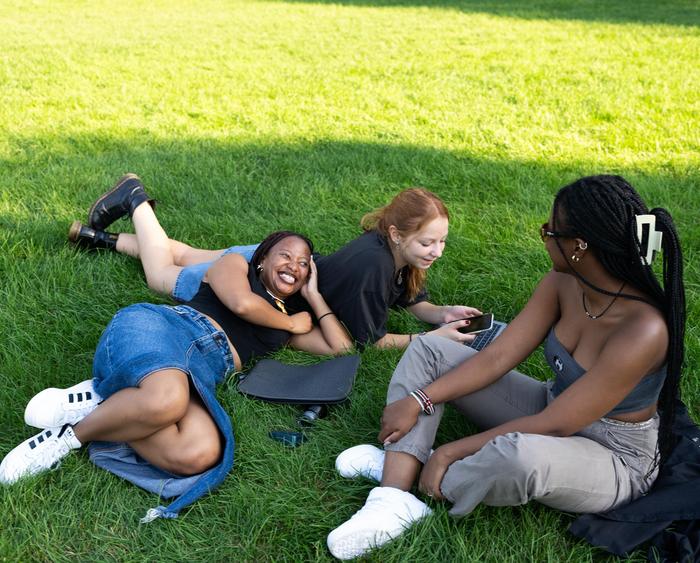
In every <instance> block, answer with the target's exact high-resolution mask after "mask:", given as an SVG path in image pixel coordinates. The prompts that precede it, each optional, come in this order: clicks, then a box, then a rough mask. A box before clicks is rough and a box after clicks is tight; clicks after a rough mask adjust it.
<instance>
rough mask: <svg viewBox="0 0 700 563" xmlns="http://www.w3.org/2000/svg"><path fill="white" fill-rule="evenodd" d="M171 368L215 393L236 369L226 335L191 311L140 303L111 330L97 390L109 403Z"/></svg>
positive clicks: (98, 361) (95, 373)
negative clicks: (200, 381)
mask: <svg viewBox="0 0 700 563" xmlns="http://www.w3.org/2000/svg"><path fill="white" fill-rule="evenodd" d="M169 368H173V369H179V370H180V371H183V372H185V373H187V374H188V375H190V376H191V377H194V376H195V375H196V376H197V377H198V378H199V379H203V380H204V381H206V382H207V384H211V385H212V386H213V387H215V386H216V384H217V383H219V382H221V381H222V380H223V378H224V376H225V375H226V373H227V372H228V371H229V370H232V369H234V363H233V355H232V354H231V350H230V349H229V346H228V343H227V341H226V335H225V334H224V333H223V332H221V331H220V330H217V329H216V327H214V325H213V324H212V323H211V322H210V321H209V319H207V317H206V316H204V315H203V314H201V313H199V312H198V311H195V310H194V309H192V308H191V307H187V306H184V305H179V306H175V307H170V306H167V305H152V304H150V303H139V304H137V305H131V306H129V307H126V308H125V309H121V310H120V311H119V312H117V314H116V315H114V317H113V318H112V320H111V322H110V323H109V325H107V328H106V329H105V331H104V333H103V334H102V337H101V338H100V341H99V343H98V344H97V350H96V351H95V356H94V359H93V365H92V377H93V385H94V387H95V391H97V392H98V393H99V394H100V395H101V396H102V397H104V398H107V397H109V396H110V395H112V394H113V393H116V392H117V391H119V390H121V389H124V388H125V387H138V385H139V384H140V383H141V381H142V380H143V379H144V378H145V377H146V376H148V375H150V374H152V373H154V372H156V371H159V370H163V369H169Z"/></svg>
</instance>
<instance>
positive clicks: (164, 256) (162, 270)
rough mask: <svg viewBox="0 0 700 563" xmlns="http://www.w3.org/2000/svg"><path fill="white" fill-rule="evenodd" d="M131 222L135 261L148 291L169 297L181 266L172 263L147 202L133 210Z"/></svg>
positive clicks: (167, 248) (171, 257)
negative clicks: (135, 244) (143, 275)
mask: <svg viewBox="0 0 700 563" xmlns="http://www.w3.org/2000/svg"><path fill="white" fill-rule="evenodd" d="M131 221H132V223H133V224H134V230H135V231H136V240H137V242H138V252H139V257H140V259H141V265H142V266H143V271H144V273H145V274H146V281H147V282H148V287H150V288H151V289H152V290H154V291H156V292H158V293H164V294H166V295H170V294H171V293H172V291H173V289H174V287H175V281H176V280H177V276H178V275H179V274H180V272H181V271H182V266H178V265H177V264H176V263H175V256H174V255H173V251H172V248H171V245H170V239H169V238H168V235H166V234H165V231H164V230H163V227H161V226H160V223H159V222H158V219H157V218H156V215H155V213H154V212H153V208H152V207H151V206H150V204H148V202H144V203H142V204H141V205H139V206H138V207H137V208H136V209H135V210H134V212H133V214H132V216H131Z"/></svg>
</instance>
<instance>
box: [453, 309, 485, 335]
mask: <svg viewBox="0 0 700 563" xmlns="http://www.w3.org/2000/svg"><path fill="white" fill-rule="evenodd" d="M462 320H468V321H469V324H468V325H467V326H463V327H460V328H458V329H457V330H458V331H459V332H461V333H462V334H474V333H475V332H484V331H485V330H491V328H493V313H486V314H485V315H477V316H476V317H469V318H468V319H462Z"/></svg>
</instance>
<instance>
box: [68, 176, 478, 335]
mask: <svg viewBox="0 0 700 563" xmlns="http://www.w3.org/2000/svg"><path fill="white" fill-rule="evenodd" d="M88 222H89V225H90V226H89V227H88V226H83V225H81V224H80V223H79V222H77V221H76V222H75V223H73V225H72V226H71V230H70V233H69V239H70V240H71V241H73V242H76V243H78V244H80V245H82V246H86V247H88V248H109V249H112V250H116V251H117V252H120V253H123V254H128V255H130V256H133V257H138V256H139V243H138V241H137V239H136V237H135V236H134V235H132V234H129V233H119V234H112V233H107V232H105V229H106V228H107V227H108V226H109V223H105V222H104V221H102V219H101V217H100V214H99V204H98V202H96V205H93V208H92V209H91V210H90V214H89V218H88ZM448 222H449V213H448V211H447V208H446V207H445V204H444V203H443V201H442V200H441V199H440V198H439V197H438V196H437V195H435V194H434V193H432V192H430V191H428V190H426V189H424V188H409V189H406V190H403V191H401V192H400V193H398V194H397V195H396V196H395V197H394V198H393V199H392V200H391V202H389V204H387V205H385V206H384V207H381V208H379V209H376V210H375V211H373V212H370V213H368V214H366V215H365V216H364V217H363V218H362V220H361V222H360V224H361V226H362V229H363V231H364V233H363V234H361V235H360V236H359V237H357V238H356V239H354V240H352V241H350V242H349V243H347V244H346V245H345V246H343V247H342V248H340V249H339V250H337V251H336V252H334V253H333V254H330V255H328V256H318V257H315V261H316V265H317V268H318V287H319V291H320V292H321V294H322V295H323V296H324V298H325V299H326V301H327V303H328V305H329V306H330V308H331V310H332V311H333V312H334V313H335V315H336V316H337V317H338V319H339V320H340V321H341V322H342V323H343V324H344V325H345V327H346V328H347V329H348V331H349V332H350V334H351V335H352V337H353V339H354V340H355V341H356V342H357V343H358V344H359V345H360V346H364V345H368V344H374V345H376V346H378V347H391V348H405V347H406V346H407V345H408V344H409V342H411V341H412V340H413V338H414V337H415V336H416V335H413V334H392V333H388V332H387V327H386V324H387V319H388V316H389V309H390V308H392V307H404V308H406V309H408V310H409V311H410V312H411V313H412V314H413V315H414V316H416V317H417V318H418V319H420V320H422V321H425V322H427V323H430V324H434V325H444V326H441V327H440V328H437V329H435V330H434V331H432V333H434V334H438V335H441V336H444V337H447V338H450V339H451V340H454V341H458V342H465V341H469V340H470V339H471V338H473V337H472V336H467V335H464V334H462V333H460V332H459V331H458V330H457V329H458V328H460V327H463V326H465V325H467V324H468V321H466V320H463V319H465V318H466V317H471V316H474V315H478V314H480V312H479V310H478V309H475V308H473V307H466V306H461V305H453V306H437V305H434V304H432V303H430V302H429V301H428V294H427V292H426V290H425V278H426V273H427V270H428V268H430V266H432V264H433V262H435V260H437V259H438V258H440V256H441V255H442V251H443V249H444V246H445V239H446V238H447V231H448ZM169 243H170V250H171V252H172V256H173V257H174V260H175V264H176V265H177V266H179V267H180V268H179V269H178V270H177V272H176V275H172V276H169V277H168V276H166V277H165V278H164V279H162V278H159V283H158V284H157V285H155V284H151V283H149V285H150V286H151V288H152V289H154V290H155V291H158V292H161V293H166V294H169V295H171V296H172V297H173V298H175V299H177V300H178V301H187V300H188V299H190V298H191V297H192V295H194V294H195V293H196V292H197V291H198V290H199V287H200V285H201V283H202V282H207V279H208V278H207V270H208V269H209V268H210V267H211V266H212V264H213V263H214V262H215V261H217V260H219V259H220V258H222V257H223V256H225V255H228V254H232V253H237V254H242V255H243V256H244V257H246V258H247V259H248V260H249V259H250V257H251V256H252V253H253V252H254V251H255V248H256V247H257V245H249V246H234V247H230V248H228V249H225V250H204V249H198V248H193V247H191V246H188V245H186V244H184V243H182V242H179V241H175V240H170V241H169ZM453 321H456V322H453ZM446 323H449V324H446Z"/></svg>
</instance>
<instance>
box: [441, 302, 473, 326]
mask: <svg viewBox="0 0 700 563" xmlns="http://www.w3.org/2000/svg"><path fill="white" fill-rule="evenodd" d="M481 314H482V313H481V311H479V309H476V308H475V307H467V306H466V305H445V306H444V307H443V308H442V322H443V323H451V322H452V321H458V320H460V319H466V318H467V317H475V316H477V315H481Z"/></svg>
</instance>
